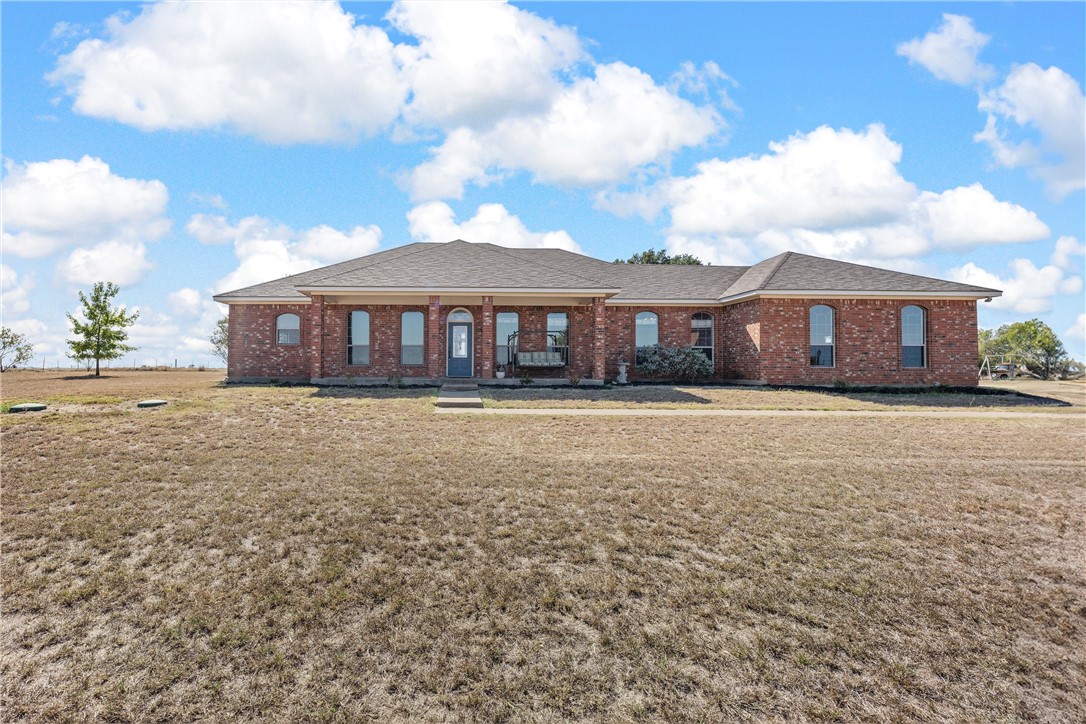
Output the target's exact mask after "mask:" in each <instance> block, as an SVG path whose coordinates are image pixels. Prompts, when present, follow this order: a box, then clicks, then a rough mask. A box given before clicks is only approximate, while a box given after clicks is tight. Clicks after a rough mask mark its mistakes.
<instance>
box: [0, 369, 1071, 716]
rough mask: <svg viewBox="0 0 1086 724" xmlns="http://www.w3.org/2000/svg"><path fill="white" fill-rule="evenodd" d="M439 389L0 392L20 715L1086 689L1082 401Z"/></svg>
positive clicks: (1030, 699)
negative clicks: (568, 396) (525, 412)
mask: <svg viewBox="0 0 1086 724" xmlns="http://www.w3.org/2000/svg"><path fill="white" fill-rule="evenodd" d="M7 380H8V378H7V376H6V375H5V378H4V384H5V392H4V397H5V399H7V395H8V391H7V389H6V386H7ZM134 384H135V383H134ZM135 389H139V390H140V391H139V392H136V393H134V395H133V397H139V396H149V393H148V392H146V390H145V389H144V388H140V387H138V385H137V387H136V388H135ZM64 394H70V392H65V393H64ZM105 394H122V393H121V392H119V391H116V390H113V391H110V390H106V391H105ZM155 394H156V395H159V396H165V395H161V394H160V393H158V392H156V393H155ZM432 394H433V392H432V391H395V390H315V389H313V388H271V387H218V386H216V385H215V383H214V382H210V383H208V386H207V387H200V386H196V387H195V388H194V389H192V390H191V391H190V392H188V393H184V394H182V396H181V397H180V398H178V399H177V400H176V402H175V404H171V405H170V406H167V407H165V408H157V409H156V410H152V411H141V412H136V411H108V412H96V411H93V410H92V411H88V412H85V413H82V414H61V413H57V414H51V415H50V414H48V413H46V414H41V415H37V416H29V415H4V416H3V417H2V418H0V445H2V451H3V461H2V463H3V490H2V495H3V501H2V502H3V506H2V522H3V526H2V543H3V548H2V554H0V565H2V573H3V607H4V616H3V619H2V624H0V646H2V657H0V676H2V678H3V696H4V702H3V706H4V718H5V719H8V720H45V719H62V720H90V719H110V720H116V721H136V720H148V719H152V720H186V721H189V720H195V719H219V720H221V719H228V718H246V719H263V718H277V719H282V720H295V719H297V720H316V719H329V720H361V719H401V720H414V721H445V720H498V721H500V720H525V719H528V720H542V721H548V720H566V719H579V720H580V719H595V720H637V719H647V720H668V721H705V720H709V721H722V720H743V719H747V720H766V719H799V720H802V719H846V720H871V719H886V720H891V719H921V720H963V719H964V720H974V721H988V720H1008V719H1027V720H1049V721H1073V720H1081V719H1082V718H1083V716H1084V715H1086V694H1084V692H1083V688H1082V686H1081V682H1082V681H1083V678H1084V676H1086V655H1084V654H1083V650H1084V649H1083V646H1082V642H1083V640H1084V637H1086V573H1084V568H1083V560H1082V550H1083V541H1084V531H1083V520H1084V519H1086V503H1084V488H1086V483H1084V478H1086V460H1084V459H1083V453H1082V450H1083V449H1084V446H1086V430H1084V428H1083V425H1082V424H1081V421H1080V420H1077V419H1073V418H1071V417H1069V418H1068V419H1066V420H1064V419H1018V420H1011V419H1008V420H996V421H987V420H986V421H977V420H942V419H911V418H910V419H892V420H891V419H881V418H877V417H868V418H848V419H838V418H834V419H821V418H820V419H817V420H812V419H772V420H762V419H713V418H651V419H644V418H640V419H630V418H561V419H552V418H527V417H524V418H494V417H489V416H479V417H462V416H437V415H433V414H432V412H431V410H432V406H431V401H432Z"/></svg>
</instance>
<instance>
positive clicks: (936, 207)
mask: <svg viewBox="0 0 1086 724" xmlns="http://www.w3.org/2000/svg"><path fill="white" fill-rule="evenodd" d="M916 209H917V213H918V214H919V215H920V217H921V218H922V219H923V221H924V222H925V223H926V226H927V227H928V228H929V229H930V234H931V240H932V242H933V243H934V244H935V245H936V246H938V247H940V248H943V249H956V248H968V247H970V246H974V245H976V244H1005V243H1013V242H1020V241H1037V240H1039V239H1044V238H1047V237H1048V235H1049V233H1050V232H1049V229H1048V226H1047V225H1045V223H1044V222H1043V221H1041V220H1040V219H1039V218H1037V214H1035V213H1034V212H1032V211H1029V210H1028V209H1025V208H1023V207H1021V206H1019V205H1017V204H1012V203H1009V202H1007V201H998V200H996V198H995V196H993V195H992V193H991V192H990V191H988V189H986V188H984V187H983V186H981V185H980V184H979V183H975V184H973V185H971V186H960V187H958V188H955V189H950V190H948V191H944V192H942V193H941V194H936V193H932V192H930V191H924V192H923V193H921V194H920V198H919V199H917V201H916Z"/></svg>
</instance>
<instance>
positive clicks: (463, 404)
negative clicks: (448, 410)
mask: <svg viewBox="0 0 1086 724" xmlns="http://www.w3.org/2000/svg"><path fill="white" fill-rule="evenodd" d="M436 405H437V406H438V407H455V408H460V409H482V407H483V401H482V400H481V399H479V392H478V390H475V389H469V390H458V389H449V385H445V386H444V387H442V388H441V393H440V394H439V395H438V396H437V403H436Z"/></svg>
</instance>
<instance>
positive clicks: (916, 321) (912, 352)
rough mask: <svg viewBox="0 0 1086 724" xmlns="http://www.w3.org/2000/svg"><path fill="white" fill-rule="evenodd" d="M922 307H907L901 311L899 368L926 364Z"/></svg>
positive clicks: (924, 365)
mask: <svg viewBox="0 0 1086 724" xmlns="http://www.w3.org/2000/svg"><path fill="white" fill-rule="evenodd" d="M925 316H927V315H926V314H925V313H924V308H923V307H917V306H914V305H909V306H908V307H904V308H903V309H902V310H901V366H902V367H909V368H916V367H926V366H927V364H928V355H927V351H928V350H927V344H926V343H925V330H924V327H925V321H926V320H925V319H924V318H925Z"/></svg>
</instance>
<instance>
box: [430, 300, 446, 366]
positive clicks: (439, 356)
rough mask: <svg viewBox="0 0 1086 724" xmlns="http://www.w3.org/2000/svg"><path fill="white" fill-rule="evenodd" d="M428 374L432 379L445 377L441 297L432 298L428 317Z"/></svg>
mask: <svg viewBox="0 0 1086 724" xmlns="http://www.w3.org/2000/svg"><path fill="white" fill-rule="evenodd" d="M426 372H427V374H429V375H430V376H431V377H444V376H445V349H444V348H443V347H442V346H441V297H439V296H437V295H431V296H430V308H429V310H428V312H427V315H426Z"/></svg>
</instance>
